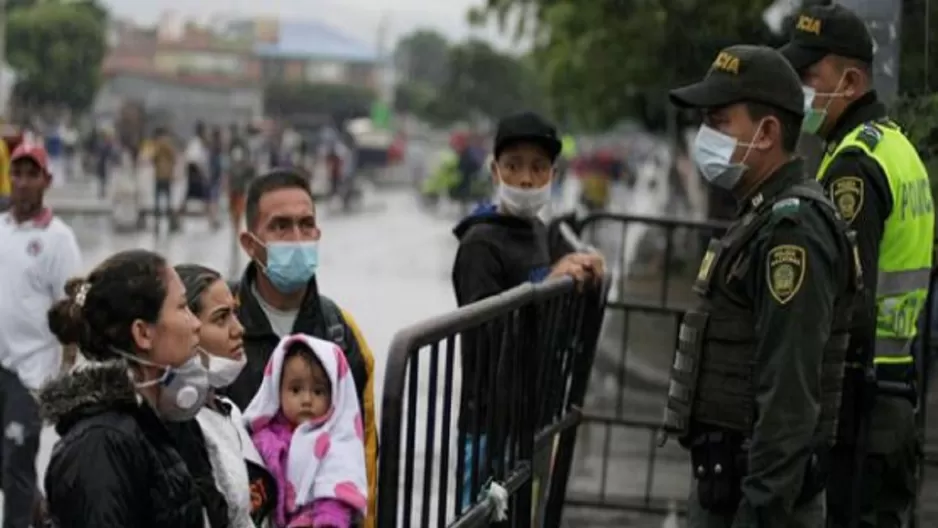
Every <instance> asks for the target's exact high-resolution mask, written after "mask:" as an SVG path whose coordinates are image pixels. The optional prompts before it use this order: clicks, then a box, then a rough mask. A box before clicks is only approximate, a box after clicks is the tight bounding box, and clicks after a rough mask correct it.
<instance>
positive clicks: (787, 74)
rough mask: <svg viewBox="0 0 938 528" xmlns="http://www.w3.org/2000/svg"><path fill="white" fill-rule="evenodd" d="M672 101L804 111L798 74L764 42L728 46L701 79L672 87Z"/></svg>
mask: <svg viewBox="0 0 938 528" xmlns="http://www.w3.org/2000/svg"><path fill="white" fill-rule="evenodd" d="M670 95H671V102H672V103H673V104H674V105H675V106H679V107H683V108H701V109H703V108H719V107H722V106H729V105H731V104H736V103H743V102H752V103H762V104H766V105H769V106H773V107H776V108H780V109H782V110H787V111H789V112H792V113H794V114H797V115H799V116H800V115H803V114H804V92H803V91H802V89H801V81H800V80H799V79H798V74H797V73H795V70H793V69H792V67H791V65H790V64H788V61H786V60H785V57H783V56H782V55H781V54H780V53H779V52H778V51H776V50H774V49H772V48H769V47H766V46H750V45H745V44H740V45H736V46H730V47H728V48H726V49H724V50H723V51H721V52H720V53H719V54H717V57H716V59H714V61H713V64H712V65H711V66H710V70H709V71H708V72H707V75H706V76H705V77H704V78H703V80H701V81H699V82H697V83H694V84H691V85H689V86H684V87H681V88H677V89H675V90H671V94H670Z"/></svg>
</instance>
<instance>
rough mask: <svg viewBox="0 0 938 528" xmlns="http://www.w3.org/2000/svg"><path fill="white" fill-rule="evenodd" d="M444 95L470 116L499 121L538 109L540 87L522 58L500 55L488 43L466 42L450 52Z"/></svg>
mask: <svg viewBox="0 0 938 528" xmlns="http://www.w3.org/2000/svg"><path fill="white" fill-rule="evenodd" d="M450 65H451V66H450V76H449V78H448V80H447V83H446V85H445V87H444V91H443V94H442V96H445V97H446V98H447V99H448V100H450V101H451V102H452V104H453V105H455V106H460V107H463V108H465V109H466V110H467V111H468V112H469V113H470V114H475V115H478V116H482V117H487V118H498V117H501V116H504V115H506V114H509V113H511V112H515V111H517V110H518V109H519V108H532V107H536V106H539V102H540V101H539V99H540V97H539V95H540V94H539V91H540V90H539V86H538V83H537V80H536V76H535V74H534V71H533V68H532V67H531V65H530V64H528V63H527V62H526V61H525V60H524V59H522V58H518V57H513V56H511V55H507V54H505V53H501V52H499V51H497V50H495V49H494V48H492V46H491V45H489V44H488V43H487V42H484V41H481V40H469V41H467V42H465V43H462V44H459V45H457V46H454V47H453V49H452V50H451V52H450Z"/></svg>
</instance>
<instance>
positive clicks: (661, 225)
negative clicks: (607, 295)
mask: <svg viewBox="0 0 938 528" xmlns="http://www.w3.org/2000/svg"><path fill="white" fill-rule="evenodd" d="M728 225H729V224H728V223H726V222H715V221H699V220H689V219H683V218H667V217H654V216H643V215H623V214H615V213H596V214H592V215H590V216H587V217H586V218H584V219H581V220H578V221H576V222H575V223H574V225H573V228H574V231H576V233H577V234H578V235H579V237H580V239H581V240H582V241H583V242H584V243H585V244H588V245H590V246H591V247H595V248H597V249H598V250H599V251H601V252H602V253H603V254H604V255H605V256H606V259H607V263H608V267H609V268H610V270H611V271H612V275H613V280H614V281H615V285H614V288H615V290H616V291H617V293H618V295H615V296H614V298H615V300H623V299H632V300H640V301H645V302H655V303H657V304H658V305H660V306H668V305H670V304H672V303H673V300H674V299H673V297H674V296H673V295H672V293H673V291H674V289H675V288H681V289H683V288H684V285H683V284H680V283H678V282H675V278H676V277H675V275H682V274H683V275H684V276H689V274H690V272H691V271H696V269H697V266H698V264H699V263H700V258H701V257H702V256H703V253H704V250H705V249H706V247H707V242H708V240H709V239H710V238H711V237H713V236H720V235H722V234H723V233H724V232H725V231H726V228H727V226H728ZM643 268H644V269H643ZM632 276H645V277H647V276H654V277H655V278H656V279H658V283H657V285H656V287H655V286H654V285H652V284H649V282H654V281H641V283H640V284H631V285H630V284H629V278H630V277H632ZM630 286H632V287H630ZM688 290H689V289H688ZM677 304H683V303H677Z"/></svg>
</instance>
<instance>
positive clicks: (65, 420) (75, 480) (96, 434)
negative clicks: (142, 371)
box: [40, 361, 204, 528]
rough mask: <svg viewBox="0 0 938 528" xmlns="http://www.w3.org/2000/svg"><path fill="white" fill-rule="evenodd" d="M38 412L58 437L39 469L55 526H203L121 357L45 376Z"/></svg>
mask: <svg viewBox="0 0 938 528" xmlns="http://www.w3.org/2000/svg"><path fill="white" fill-rule="evenodd" d="M40 412H41V413H42V416H43V418H44V419H46V420H48V421H50V422H52V423H53V424H55V429H56V432H58V434H59V435H60V436H61V439H60V440H59V441H58V443H57V444H56V445H55V448H54V449H53V451H52V457H51V459H50V461H49V467H48V469H47V470H46V476H45V488H46V494H47V500H48V504H49V513H50V515H51V517H52V518H53V520H54V522H55V523H56V526H62V527H69V528H86V527H87V528H111V527H113V528H128V527H131V526H133V527H135V528H136V527H139V528H203V526H204V516H203V509H202V501H201V499H200V498H199V493H198V491H197V489H196V485H195V482H194V481H193V478H192V476H191V475H190V473H189V471H188V470H187V468H186V464H185V462H184V461H183V459H182V457H180V455H179V453H178V452H177V450H176V446H175V444H174V442H173V440H172V438H171V437H170V435H169V433H168V432H167V430H166V427H164V425H163V423H162V422H161V421H160V419H159V418H158V417H157V416H156V414H155V413H154V412H153V410H152V409H151V408H150V407H149V406H148V405H146V404H142V403H140V402H139V401H138V397H137V393H136V391H135V390H134V387H133V385H132V383H131V380H130V378H129V376H128V375H127V366H126V363H124V362H122V361H114V362H106V363H98V364H92V365H89V366H87V367H85V368H83V369H81V370H78V371H76V372H73V373H71V374H69V375H67V376H65V377H63V378H60V379H58V380H56V381H54V382H52V383H51V384H49V385H48V386H47V387H46V388H44V389H43V391H42V393H41V395H40Z"/></svg>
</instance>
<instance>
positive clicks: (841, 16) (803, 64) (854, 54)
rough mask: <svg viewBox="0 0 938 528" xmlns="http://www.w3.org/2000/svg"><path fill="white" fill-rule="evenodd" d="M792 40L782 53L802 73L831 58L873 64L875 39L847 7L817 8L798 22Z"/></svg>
mask: <svg viewBox="0 0 938 528" xmlns="http://www.w3.org/2000/svg"><path fill="white" fill-rule="evenodd" d="M794 23H795V25H794V27H793V28H792V32H791V40H790V41H789V42H788V44H785V45H784V46H782V47H781V48H780V49H779V51H781V52H782V55H784V56H785V58H786V59H788V62H790V63H791V65H792V66H793V67H794V68H795V70H797V71H799V72H801V71H803V70H804V69H805V68H808V67H810V66H811V65H812V64H814V63H816V62H818V61H819V60H821V59H823V58H824V57H825V56H827V55H838V56H840V57H846V58H849V59H856V60H859V61H862V62H865V63H867V64H872V62H873V37H872V36H870V31H869V29H868V28H867V27H866V24H865V23H864V22H863V20H862V19H861V18H860V17H859V16H858V15H857V14H856V13H854V12H853V11H851V10H849V9H847V8H846V7H844V6H842V5H839V4H834V5H826V6H813V7H809V8H806V9H804V10H802V11H801V12H799V13H798V15H797V16H796V17H795V19H794Z"/></svg>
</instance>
